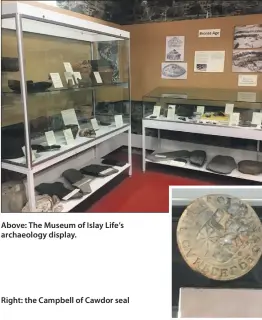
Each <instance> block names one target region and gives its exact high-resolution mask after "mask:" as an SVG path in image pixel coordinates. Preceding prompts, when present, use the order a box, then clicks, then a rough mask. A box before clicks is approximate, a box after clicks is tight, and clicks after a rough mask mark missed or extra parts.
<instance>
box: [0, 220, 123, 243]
mask: <svg viewBox="0 0 262 320" xmlns="http://www.w3.org/2000/svg"><path fill="white" fill-rule="evenodd" d="M123 228H124V223H122V222H114V221H107V222H103V223H101V222H100V223H96V222H85V221H84V222H81V223H78V224H76V223H52V222H44V223H36V222H28V223H9V222H2V224H1V238H2V239H38V240H45V239H60V240H62V239H70V240H73V239H76V238H77V231H79V230H83V229H91V230H98V231H102V230H107V229H109V230H110V229H111V230H117V229H123ZM52 229H56V230H57V229H59V231H51V230H52ZM64 229H66V231H64Z"/></svg>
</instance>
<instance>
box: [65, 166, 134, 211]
mask: <svg viewBox="0 0 262 320" xmlns="http://www.w3.org/2000/svg"><path fill="white" fill-rule="evenodd" d="M129 167H130V164H129V163H127V164H125V165H124V166H123V167H118V166H114V168H115V169H117V170H118V172H117V173H114V174H112V175H110V176H108V177H104V178H96V179H94V180H93V181H91V182H90V187H91V189H92V192H91V193H88V194H86V195H84V196H83V197H82V198H80V199H73V200H68V201H61V204H62V205H63V210H62V212H69V211H71V210H72V209H73V208H74V207H76V206H77V205H79V204H80V203H81V202H83V201H84V200H86V199H87V198H89V197H90V196H91V195H93V194H94V193H95V192H96V191H97V190H99V189H100V188H102V187H103V186H104V185H106V184H107V183H108V182H109V181H111V180H113V179H114V178H115V177H117V176H118V175H120V174H121V173H123V172H124V171H125V170H126V169H128V168H129Z"/></svg>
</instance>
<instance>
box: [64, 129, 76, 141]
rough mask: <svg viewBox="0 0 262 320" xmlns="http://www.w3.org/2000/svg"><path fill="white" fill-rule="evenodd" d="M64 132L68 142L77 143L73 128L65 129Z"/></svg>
mask: <svg viewBox="0 0 262 320" xmlns="http://www.w3.org/2000/svg"><path fill="white" fill-rule="evenodd" d="M63 133H64V136H65V139H66V143H67V144H74V143H75V139H74V136H73V133H72V130H71V129H66V130H63Z"/></svg>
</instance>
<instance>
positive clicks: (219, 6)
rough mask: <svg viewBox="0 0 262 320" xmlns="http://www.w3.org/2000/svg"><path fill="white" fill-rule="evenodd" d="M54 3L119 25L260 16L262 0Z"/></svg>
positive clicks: (139, 0)
mask: <svg viewBox="0 0 262 320" xmlns="http://www.w3.org/2000/svg"><path fill="white" fill-rule="evenodd" d="M56 2H57V5H58V6H59V7H62V8H64V9H68V10H72V11H75V12H79V13H83V14H86V15H89V16H93V17H96V18H100V19H103V20H106V21H110V22H114V23H118V24H121V25H126V24H135V23H148V22H158V21H159V22H160V21H161V22H162V21H173V20H188V19H201V18H212V17H224V16H235V15H247V14H257V13H262V0H256V1H254V0H242V1H233V0H228V1H222V0H206V1H200V0H194V1H192V0H191V1H189V0H186V1H182V0H148V1H146V0H113V1H102V0H101V1H94V0H87V1H61V0H60V1H56ZM261 23H262V21H261Z"/></svg>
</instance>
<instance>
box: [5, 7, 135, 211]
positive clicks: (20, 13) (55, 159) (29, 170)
mask: <svg viewBox="0 0 262 320" xmlns="http://www.w3.org/2000/svg"><path fill="white" fill-rule="evenodd" d="M23 18H25V19H28V20H30V21H33V22H35V23H40V24H41V23H49V24H51V25H55V26H61V27H66V28H68V30H70V28H72V29H76V30H79V31H83V32H82V33H81V34H80V36H79V37H80V39H79V40H82V39H81V35H82V34H84V32H90V33H91V34H92V33H93V34H95V35H96V36H99V37H100V38H99V41H103V36H106V39H107V41H108V39H109V38H111V40H130V33H129V32H127V31H124V30H120V29H117V28H113V27H110V26H106V25H103V24H99V23H96V22H92V21H88V20H84V19H80V18H76V17H73V16H69V15H66V14H62V13H58V12H55V11H52V10H51V9H50V10H48V9H42V8H39V7H36V6H34V5H31V4H26V3H20V2H12V3H11V2H9V3H8V2H6V1H4V2H2V14H1V20H2V23H3V21H4V20H5V19H12V22H13V20H14V21H15V23H14V25H13V26H12V28H13V29H15V31H16V38H17V49H18V60H19V72H20V86H21V104H22V108H23V115H24V125H25V156H26V160H27V161H26V166H21V165H19V164H15V163H13V162H10V161H4V162H3V161H1V165H2V168H3V169H7V170H10V171H14V172H18V173H22V174H25V175H26V177H27V197H28V202H29V208H30V211H32V212H34V211H35V208H36V201H35V184H34V175H35V174H36V173H38V172H40V171H42V170H44V169H48V168H50V167H52V166H53V165H55V164H57V163H59V162H62V161H64V160H66V159H68V158H71V157H73V156H74V155H76V154H80V153H82V152H84V151H87V150H89V149H91V148H95V153H96V147H97V146H98V145H99V144H101V143H103V142H105V141H107V140H109V139H113V138H115V137H117V136H120V135H121V134H123V133H124V132H127V134H128V136H127V140H128V142H127V144H128V163H127V164H126V165H125V166H124V167H122V168H121V169H120V170H119V172H118V174H120V173H122V172H123V171H124V170H126V169H129V176H131V175H132V146H131V136H132V135H131V103H130V106H129V124H125V125H123V126H122V127H120V128H116V129H115V130H111V131H110V132H109V133H106V134H102V135H101V136H99V137H98V138H96V139H94V140H92V141H91V142H90V141H89V142H86V143H83V144H80V145H77V146H75V147H74V148H72V149H69V150H68V151H67V150H66V151H64V152H62V153H60V154H59V155H58V156H55V155H54V156H52V157H50V158H49V159H48V160H45V161H41V162H39V164H37V165H34V166H33V164H32V154H31V140H30V126H29V117H28V110H27V84H26V77H25V65H24V63H25V57H24V50H23V32H24V31H25V30H23V27H22V19H23ZM11 24H12V23H11ZM10 29H11V28H10ZM26 31H28V30H26ZM29 32H32V33H40V34H44V35H45V34H46V32H45V30H43V29H41V26H40V27H38V28H35V29H33V30H30V31H29ZM51 32H52V31H51ZM53 35H54V36H57V37H59V35H57V34H53ZM65 37H67V36H65ZM68 38H71V39H75V38H74V35H69V36H68ZM89 41H90V42H91V41H92V38H90V40H89ZM96 41H98V40H97V38H96ZM104 41H105V40H104ZM91 55H93V45H92V42H91ZM130 83H131V79H130V46H129V48H128V83H127V85H128V89H129V101H130V97H131V86H130ZM99 88H101V86H99ZM86 89H87V90H89V88H86ZM91 89H92V88H91ZM93 92H94V91H93ZM93 95H94V93H93ZM94 99H95V98H94ZM93 103H95V101H94V100H93ZM112 151H113V150H112ZM1 160H2V159H1ZM118 174H115V175H113V176H111V177H107V178H105V181H103V182H102V183H101V186H103V185H104V184H106V183H107V182H108V181H110V180H111V179H112V178H114V177H115V176H117V175H118ZM99 188H100V186H99V185H96V187H95V191H96V190H98V189H99ZM91 194H93V192H92V193H91ZM91 194H88V195H87V196H84V197H83V198H81V199H80V200H78V201H77V202H76V201H75V202H74V201H73V202H72V203H73V204H72V203H71V204H70V205H69V206H66V207H68V208H69V210H71V209H72V208H73V207H74V206H76V205H77V204H79V203H80V202H82V201H83V200H84V199H86V198H87V197H88V196H90V195H91Z"/></svg>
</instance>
